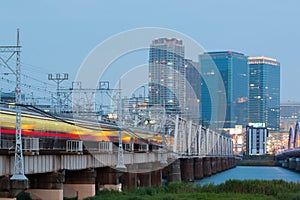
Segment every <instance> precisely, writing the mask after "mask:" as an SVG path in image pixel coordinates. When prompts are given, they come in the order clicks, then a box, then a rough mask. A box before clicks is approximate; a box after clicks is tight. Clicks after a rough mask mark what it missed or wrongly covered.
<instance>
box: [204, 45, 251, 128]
mask: <svg viewBox="0 0 300 200" xmlns="http://www.w3.org/2000/svg"><path fill="white" fill-rule="evenodd" d="M212 61H213V62H212ZM199 62H200V65H201V75H202V76H207V75H214V73H213V72H210V71H207V69H206V68H209V67H210V66H209V65H216V67H217V69H218V70H219V72H220V74H221V76H222V79H223V84H224V87H225V93H226V101H227V105H226V115H225V121H224V128H235V126H236V125H242V126H243V127H246V125H247V123H248V85H249V84H248V78H249V77H248V64H247V57H246V56H245V55H244V54H242V53H237V52H232V51H219V52H206V53H204V54H202V55H200V56H199ZM216 92H217V91H216ZM201 103H202V120H203V121H204V122H209V121H210V120H211V112H212V105H211V94H210V93H209V91H208V87H207V85H206V83H205V80H204V79H203V78H202V80H201ZM212 123H214V122H212Z"/></svg>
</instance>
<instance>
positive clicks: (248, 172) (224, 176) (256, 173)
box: [195, 166, 300, 185]
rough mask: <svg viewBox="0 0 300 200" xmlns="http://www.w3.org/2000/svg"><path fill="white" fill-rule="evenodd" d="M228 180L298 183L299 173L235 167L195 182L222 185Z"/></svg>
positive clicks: (278, 169)
mask: <svg viewBox="0 0 300 200" xmlns="http://www.w3.org/2000/svg"><path fill="white" fill-rule="evenodd" d="M229 179H238V180H246V179H252V180H253V179H261V180H274V179H282V180H284V181H287V182H298V181H300V173H298V172H294V171H291V170H288V169H284V168H282V167H252V166H251V167H248V166H237V167H235V168H232V169H230V170H227V171H224V172H221V173H218V174H215V175H212V176H210V177H206V178H203V179H201V180H198V181H195V183H196V184H197V183H198V184H201V185H204V184H207V183H214V184H220V183H224V182H225V181H226V180H229Z"/></svg>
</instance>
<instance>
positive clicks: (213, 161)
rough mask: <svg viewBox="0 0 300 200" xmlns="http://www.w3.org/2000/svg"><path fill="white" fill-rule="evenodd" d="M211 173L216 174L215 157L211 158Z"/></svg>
mask: <svg viewBox="0 0 300 200" xmlns="http://www.w3.org/2000/svg"><path fill="white" fill-rule="evenodd" d="M211 173H212V174H216V173H217V159H216V157H212V158H211Z"/></svg>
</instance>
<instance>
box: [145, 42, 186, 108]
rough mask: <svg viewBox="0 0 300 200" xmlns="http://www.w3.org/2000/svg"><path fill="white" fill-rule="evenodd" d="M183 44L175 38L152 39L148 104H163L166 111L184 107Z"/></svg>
mask: <svg viewBox="0 0 300 200" xmlns="http://www.w3.org/2000/svg"><path fill="white" fill-rule="evenodd" d="M184 77H185V65H184V45H183V42H182V40H179V39H176V38H159V39H155V40H153V41H152V44H151V46H150V52H149V104H150V106H151V105H161V106H164V107H165V109H166V110H167V112H168V113H179V112H181V111H182V110H184V108H185V78H184Z"/></svg>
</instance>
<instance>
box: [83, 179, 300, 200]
mask: <svg viewBox="0 0 300 200" xmlns="http://www.w3.org/2000/svg"><path fill="white" fill-rule="evenodd" d="M100 199H101V200H102V199H117V200H182V199H208V200H213V199H218V200H222V199H250V200H257V199H261V200H269V199H270V200H271V199H277V200H292V199H300V184H299V183H287V182H284V181H282V180H273V181H264V180H244V181H240V180H229V181H226V183H223V184H220V185H213V184H208V185H204V186H200V185H194V184H193V183H176V182H175V183H170V184H169V185H164V186H160V187H143V188H138V189H135V190H128V191H124V192H116V191H101V192H99V193H98V195H97V196H95V197H90V198H87V199H86V200H100Z"/></svg>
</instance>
